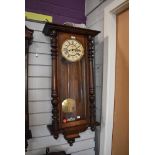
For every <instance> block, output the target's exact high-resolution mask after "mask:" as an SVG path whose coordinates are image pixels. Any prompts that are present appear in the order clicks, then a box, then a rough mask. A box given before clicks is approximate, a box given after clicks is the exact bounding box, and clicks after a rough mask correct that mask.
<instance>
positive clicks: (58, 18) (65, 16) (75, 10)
mask: <svg viewBox="0 0 155 155" xmlns="http://www.w3.org/2000/svg"><path fill="white" fill-rule="evenodd" d="M25 10H26V11H30V12H36V13H41V14H46V15H50V16H52V17H53V22H54V23H59V24H63V23H64V22H74V23H85V22H86V17H85V0H26V1H25Z"/></svg>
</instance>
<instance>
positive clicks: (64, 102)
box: [58, 33, 88, 126]
mask: <svg viewBox="0 0 155 155" xmlns="http://www.w3.org/2000/svg"><path fill="white" fill-rule="evenodd" d="M59 40H60V41H59V44H60V45H58V47H59V48H58V54H59V59H58V63H59V67H58V72H59V77H58V80H59V87H58V88H59V90H58V92H59V102H60V103H61V104H60V106H61V107H60V109H61V116H60V118H61V122H62V124H63V125H64V126H65V125H67V123H72V122H75V121H81V120H86V118H87V116H88V110H87V109H88V108H87V107H86V106H88V104H86V103H87V102H88V98H87V95H86V94H87V91H88V90H87V89H86V88H87V84H88V83H87V82H88V80H87V78H88V77H87V76H86V75H87V74H86V72H85V71H86V67H87V64H86V61H85V59H87V51H86V47H84V45H85V38H84V37H83V36H80V35H74V36H72V34H66V33H61V35H59ZM77 53H78V54H77ZM70 54H71V55H70ZM76 54H77V55H76ZM68 56H69V57H68ZM70 56H71V57H70ZM72 57H73V58H72Z"/></svg>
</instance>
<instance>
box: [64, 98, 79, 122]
mask: <svg viewBox="0 0 155 155" xmlns="http://www.w3.org/2000/svg"><path fill="white" fill-rule="evenodd" d="M62 112H63V113H64V118H63V122H64V123H66V122H70V121H75V120H76V102H75V100H74V99H71V98H67V99H65V100H64V101H63V102H62Z"/></svg>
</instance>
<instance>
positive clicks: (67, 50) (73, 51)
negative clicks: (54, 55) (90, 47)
mask: <svg viewBox="0 0 155 155" xmlns="http://www.w3.org/2000/svg"><path fill="white" fill-rule="evenodd" d="M61 52H62V56H63V57H64V58H65V59H66V60H68V61H70V62H76V61H79V60H80V59H81V58H82V57H83V55H84V48H83V46H82V44H81V43H80V42H79V41H77V40H76V39H67V40H65V41H64V42H63V44H62V48H61Z"/></svg>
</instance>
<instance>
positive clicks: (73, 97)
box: [43, 23, 100, 145]
mask: <svg viewBox="0 0 155 155" xmlns="http://www.w3.org/2000/svg"><path fill="white" fill-rule="evenodd" d="M43 33H44V34H45V35H47V36H49V37H50V39H51V55H52V90H51V103H52V107H53V109H52V124H51V125H48V129H49V130H50V133H51V134H52V135H53V136H54V138H55V139H57V138H58V136H59V134H60V133H62V134H63V135H64V137H65V139H66V140H67V141H68V143H69V144H70V145H72V144H73V143H74V141H75V138H78V137H80V136H79V133H80V132H83V131H85V130H86V129H87V128H88V127H90V128H91V130H92V131H94V130H95V127H96V126H97V125H99V123H98V122H96V116H95V87H94V75H95V74H94V37H95V36H96V35H97V34H98V33H100V32H99V31H95V30H89V29H83V28H77V27H71V26H66V25H58V24H51V23H46V24H45V27H44V29H43Z"/></svg>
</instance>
